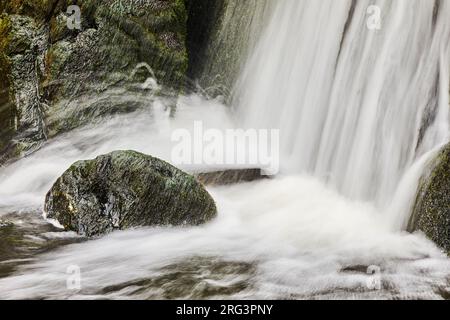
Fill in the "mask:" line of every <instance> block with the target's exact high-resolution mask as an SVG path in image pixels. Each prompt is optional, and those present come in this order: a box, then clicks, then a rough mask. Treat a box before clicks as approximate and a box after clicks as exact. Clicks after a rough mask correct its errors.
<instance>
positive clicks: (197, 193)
mask: <svg viewBox="0 0 450 320" xmlns="http://www.w3.org/2000/svg"><path fill="white" fill-rule="evenodd" d="M45 211H46V214H47V218H50V219H55V220H57V221H58V222H59V223H60V224H61V225H62V226H64V228H65V229H66V230H70V231H75V232H77V233H79V234H81V235H85V236H88V237H91V236H96V235H102V234H105V233H108V232H111V231H113V230H123V229H127V228H132V227H139V226H168V225H171V226H180V225H200V224H203V223H205V222H207V221H209V220H211V219H212V218H214V217H215V215H216V211H217V209H216V206H215V203H214V200H213V199H212V198H211V196H210V195H209V194H208V192H207V191H206V190H205V189H204V187H203V186H202V185H201V184H200V183H199V182H198V181H197V180H196V179H195V178H194V177H193V176H191V175H188V174H186V173H184V172H182V171H181V170H178V169H177V168H175V167H173V166H171V165H170V164H168V163H166V162H164V161H162V160H159V159H157V158H154V157H151V156H147V155H144V154H141V153H138V152H135V151H116V152H112V153H110V154H107V155H102V156H99V157H97V158H96V159H94V160H88V161H79V162H77V163H75V164H74V165H72V166H71V167H70V168H69V169H68V170H67V171H66V172H65V173H64V174H63V175H62V176H61V177H60V178H59V179H58V180H57V181H56V183H55V184H54V185H53V187H52V189H51V190H50V191H49V192H48V194H47V197H46V203H45Z"/></svg>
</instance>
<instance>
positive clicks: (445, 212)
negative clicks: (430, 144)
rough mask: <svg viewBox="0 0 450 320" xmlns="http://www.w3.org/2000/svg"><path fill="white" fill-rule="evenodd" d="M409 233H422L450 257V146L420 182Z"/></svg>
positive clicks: (437, 157)
mask: <svg viewBox="0 0 450 320" xmlns="http://www.w3.org/2000/svg"><path fill="white" fill-rule="evenodd" d="M408 230H409V231H411V232H413V231H418V230H420V231H422V232H423V233H425V235H426V236H427V237H428V238H430V239H431V240H433V241H434V242H435V243H436V244H437V245H438V246H439V247H440V248H442V249H443V250H444V251H445V252H447V254H448V255H450V144H448V145H447V146H446V147H444V148H443V149H442V150H441V151H440V152H439V154H438V155H437V156H436V158H435V159H433V161H432V162H431V163H430V165H429V166H428V168H427V170H426V172H425V174H424V175H423V176H422V178H421V180H420V183H419V190H418V193H417V198H416V202H415V205H414V209H413V214H412V216H411V219H410V221H409V225H408Z"/></svg>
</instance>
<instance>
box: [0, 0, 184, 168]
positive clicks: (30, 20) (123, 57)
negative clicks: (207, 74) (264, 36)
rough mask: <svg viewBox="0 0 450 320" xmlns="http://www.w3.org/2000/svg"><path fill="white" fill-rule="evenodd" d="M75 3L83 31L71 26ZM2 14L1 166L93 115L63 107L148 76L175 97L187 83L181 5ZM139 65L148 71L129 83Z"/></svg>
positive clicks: (41, 0) (112, 2)
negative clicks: (69, 21)
mask: <svg viewBox="0 0 450 320" xmlns="http://www.w3.org/2000/svg"><path fill="white" fill-rule="evenodd" d="M72 4H77V5H78V6H79V7H80V13H81V16H80V18H81V25H80V28H69V27H68V26H69V25H68V19H71V18H72V16H71V14H72V13H71V12H69V13H68V12H67V8H68V6H69V5H72ZM0 14H1V16H0V35H1V38H0V70H1V75H0V125H1V128H2V129H1V132H0V164H1V163H3V162H5V161H6V160H7V159H9V158H12V157H15V156H18V155H24V154H26V153H27V152H31V151H33V150H35V149H36V148H38V147H39V145H40V144H41V142H42V141H45V140H46V138H47V137H48V136H49V135H50V136H53V135H55V134H58V133H59V132H60V131H62V130H69V129H71V128H73V127H76V126H78V125H81V124H83V122H84V121H85V120H88V119H89V118H90V116H91V115H92V114H89V115H86V116H85V117H78V115H77V112H76V110H68V109H69V108H67V101H75V100H76V99H78V97H82V96H83V95H85V94H92V93H95V94H99V93H101V92H105V91H106V90H108V88H110V87H114V86H125V85H126V83H129V82H140V81H144V80H145V79H146V78H147V77H149V76H155V77H156V78H157V79H158V82H159V83H160V84H163V85H165V86H167V87H168V88H172V89H175V91H178V90H180V89H181V88H182V86H183V84H184V81H185V76H186V71H187V67H188V55H187V50H186V46H185V41H186V21H187V12H186V9H185V3H184V0H148V1H133V0H84V1H68V0H9V1H2V2H1V4H0ZM139 64H145V65H146V66H149V67H150V69H151V70H150V69H148V68H147V69H148V70H147V71H145V70H144V72H138V73H136V74H135V76H134V77H133V78H130V74H131V73H132V71H133V70H134V68H135V67H136V66H137V65H139ZM80 99H81V98H80ZM84 100H85V99H84ZM114 104H115V101H113V100H109V101H108V102H107V103H106V108H105V109H104V110H116V109H117V108H115V107H114V106H113V105H114ZM76 105H80V106H81V103H75V104H72V106H75V108H76ZM103 106H105V104H103ZM84 107H85V108H87V109H89V110H92V108H90V107H89V106H84ZM122 107H123V106H122V105H120V106H119V107H118V108H122ZM67 110H68V112H67V113H66V114H64V113H65V112H66V111H67ZM105 112H107V111H103V113H105ZM70 115H73V116H72V117H75V118H77V121H73V122H71V121H70V120H68V119H67V118H68V117H70Z"/></svg>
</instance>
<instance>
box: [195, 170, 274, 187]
mask: <svg viewBox="0 0 450 320" xmlns="http://www.w3.org/2000/svg"><path fill="white" fill-rule="evenodd" d="M195 177H196V178H197V180H198V181H200V182H201V183H203V184H204V185H229V184H236V183H241V182H251V181H256V180H261V179H267V178H268V176H266V175H264V174H263V173H262V171H261V169H237V170H225V171H214V172H205V173H197V174H195Z"/></svg>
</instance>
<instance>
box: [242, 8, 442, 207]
mask: <svg viewBox="0 0 450 320" xmlns="http://www.w3.org/2000/svg"><path fill="white" fill-rule="evenodd" d="M371 6H372V7H371ZM373 6H375V7H373ZM374 8H375V9H374ZM373 10H379V13H380V18H381V20H380V22H379V25H378V27H379V28H377V26H376V25H374V26H371V25H370V24H371V23H373V21H374V20H372V19H373V18H375V19H376V16H372V15H373V14H374V12H375V13H376V11H373ZM449 56H450V1H423V0H412V1H411V0H396V1H390V0H389V1H383V0H379V1H372V0H370V1H369V0H359V1H351V0H340V1H335V0H323V1H309V0H280V1H277V7H276V8H275V12H274V13H273V16H272V17H271V20H270V22H269V25H268V27H267V29H266V31H265V33H264V34H263V36H262V39H261V41H260V43H259V46H258V48H257V49H256V50H255V52H254V54H253V56H252V57H251V58H250V60H249V62H248V64H247V67H246V69H245V71H244V73H243V75H242V77H241V79H240V81H239V83H238V84H237V86H236V99H235V101H236V104H237V105H238V110H239V112H240V114H241V115H242V117H243V119H244V120H243V121H244V124H245V125H246V126H249V127H263V128H278V129H280V130H281V136H282V156H283V158H284V161H283V164H284V171H285V172H289V173H295V172H297V173H298V172H306V173H312V174H313V175H314V176H316V177H319V178H321V179H323V180H325V181H327V182H329V184H330V185H332V186H334V187H335V188H337V190H339V191H340V192H341V193H342V194H344V195H346V196H348V197H350V198H352V199H360V200H370V201H372V200H373V201H375V203H376V204H377V205H378V206H379V207H381V208H384V207H387V206H388V205H389V203H390V201H391V200H392V195H393V194H394V192H395V190H396V188H397V186H398V183H399V181H400V179H401V178H402V176H403V175H404V174H405V172H406V171H407V169H408V168H410V167H411V165H412V164H413V163H414V162H415V161H416V159H417V157H419V156H421V155H422V154H423V153H426V152H428V151H430V150H431V149H433V148H434V147H435V146H437V145H439V144H440V143H442V142H445V141H446V140H447V138H448V121H449V120H448V88H449V86H448V84H449V83H448V79H449V78H450V76H449V72H448V64H449V61H448V57H449ZM430 118H432V119H431V120H430ZM424 129H427V131H426V133H425V134H424V131H425V130H424ZM431 133H432V134H431ZM424 135H425V138H424Z"/></svg>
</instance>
